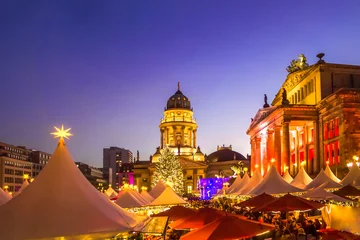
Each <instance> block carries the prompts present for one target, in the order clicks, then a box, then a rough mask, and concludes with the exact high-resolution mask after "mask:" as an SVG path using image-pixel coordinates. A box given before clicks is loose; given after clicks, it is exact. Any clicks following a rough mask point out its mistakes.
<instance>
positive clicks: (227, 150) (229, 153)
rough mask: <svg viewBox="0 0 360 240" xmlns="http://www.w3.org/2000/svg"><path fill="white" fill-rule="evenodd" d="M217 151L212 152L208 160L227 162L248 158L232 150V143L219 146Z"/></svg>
mask: <svg viewBox="0 0 360 240" xmlns="http://www.w3.org/2000/svg"><path fill="white" fill-rule="evenodd" d="M217 149H218V150H217V151H216V152H213V153H211V154H210V155H209V156H208V157H207V161H208V162H227V161H233V160H247V158H246V157H244V156H243V155H242V154H240V153H238V152H235V151H233V150H232V147H231V145H230V146H229V147H225V146H222V147H219V146H218V148H217Z"/></svg>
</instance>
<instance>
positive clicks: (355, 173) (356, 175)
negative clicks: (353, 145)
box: [340, 164, 360, 187]
mask: <svg viewBox="0 0 360 240" xmlns="http://www.w3.org/2000/svg"><path fill="white" fill-rule="evenodd" d="M340 183H341V184H342V185H344V186H345V185H348V184H350V185H353V186H356V187H358V186H360V169H359V167H358V166H357V164H353V166H352V167H351V168H350V171H349V172H348V174H346V176H345V177H344V179H343V180H342V181H341V182H340Z"/></svg>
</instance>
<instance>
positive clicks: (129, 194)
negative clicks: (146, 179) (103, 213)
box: [115, 190, 148, 208]
mask: <svg viewBox="0 0 360 240" xmlns="http://www.w3.org/2000/svg"><path fill="white" fill-rule="evenodd" d="M115 203H116V204H117V205H119V206H120V207H123V208H134V207H142V206H144V205H146V204H147V203H148V202H146V203H145V200H141V199H139V198H138V197H137V196H136V195H135V191H133V190H125V191H124V193H123V194H121V195H120V196H119V198H118V199H117V200H116V201H115Z"/></svg>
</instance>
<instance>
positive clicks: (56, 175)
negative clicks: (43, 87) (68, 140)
mask: <svg viewBox="0 0 360 240" xmlns="http://www.w3.org/2000/svg"><path fill="white" fill-rule="evenodd" d="M24 216H28V217H31V220H30V221H23V219H24ZM138 222H139V220H138V217H136V216H135V215H134V214H131V213H129V212H127V211H125V210H124V209H122V208H120V207H119V206H117V205H116V204H114V203H112V202H111V201H109V200H108V199H106V197H105V196H104V195H103V194H102V193H100V192H99V191H98V190H97V189H96V188H94V187H93V186H92V185H91V184H90V182H89V181H88V180H87V179H86V178H85V177H84V175H83V174H82V173H81V172H80V170H79V169H78V168H77V167H76V165H75V163H74V161H73V159H72V157H71V155H70V153H69V151H68V149H67V147H66V145H65V142H64V140H63V139H60V141H59V143H58V146H57V148H56V150H55V152H54V154H53V155H52V158H51V159H50V160H49V163H48V164H47V165H46V167H45V168H44V169H43V170H42V171H41V172H40V173H39V175H38V176H37V177H36V181H34V182H33V183H31V184H30V185H29V186H28V187H27V188H26V190H25V191H23V192H22V193H21V194H19V195H18V196H16V197H14V198H13V199H12V200H11V201H9V202H8V203H6V204H5V205H3V206H1V207H0V239H7V240H13V239H14V240H18V239H39V238H46V239H49V238H55V237H60V236H77V235H81V234H88V235H89V234H90V235H91V234H96V233H109V232H125V231H129V230H131V229H132V228H133V227H134V226H135V225H136V224H137V223H138ZM9 229H11V231H9Z"/></svg>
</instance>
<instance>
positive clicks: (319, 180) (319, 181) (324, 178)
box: [305, 169, 342, 189]
mask: <svg viewBox="0 0 360 240" xmlns="http://www.w3.org/2000/svg"><path fill="white" fill-rule="evenodd" d="M324 183H326V185H325V184H324ZM320 185H323V188H341V187H342V185H341V184H339V183H337V182H334V181H333V180H331V178H330V177H329V176H328V175H326V173H325V172H324V170H322V169H321V170H320V172H319V174H318V175H317V176H316V178H314V180H313V181H312V182H311V183H309V184H308V185H307V186H306V187H305V189H311V188H317V187H318V186H320Z"/></svg>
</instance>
